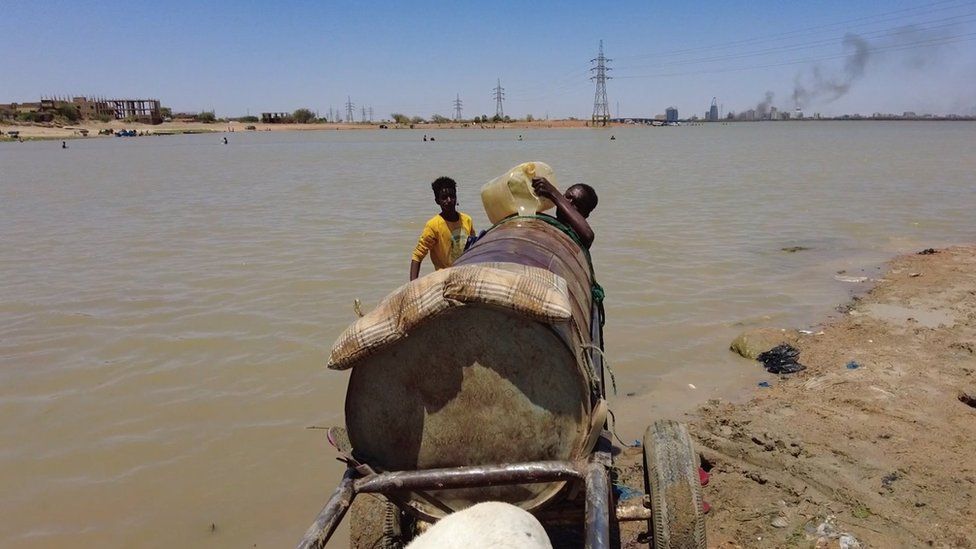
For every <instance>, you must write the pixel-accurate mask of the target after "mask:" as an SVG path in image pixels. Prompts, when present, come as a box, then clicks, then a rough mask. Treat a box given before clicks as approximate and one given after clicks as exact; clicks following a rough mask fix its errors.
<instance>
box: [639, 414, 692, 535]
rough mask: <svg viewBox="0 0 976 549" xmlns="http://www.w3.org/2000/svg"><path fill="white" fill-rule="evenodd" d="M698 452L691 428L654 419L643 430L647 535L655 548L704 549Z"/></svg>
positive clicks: (674, 422)
mask: <svg viewBox="0 0 976 549" xmlns="http://www.w3.org/2000/svg"><path fill="white" fill-rule="evenodd" d="M699 464H700V462H699V459H698V453H697V452H695V446H694V444H692V442H691V436H690V435H689V434H688V427H687V426H685V425H684V424H683V423H678V422H677V421H670V420H661V421H656V422H654V424H653V425H651V426H650V427H648V428H647V431H646V432H645V433H644V489H645V491H646V493H647V494H648V495H649V497H650V500H651V520H650V521H649V523H648V533H649V534H650V535H649V536H648V538H649V540H650V541H651V547H653V548H654V549H705V548H706V542H705V513H704V512H703V510H702V494H701V481H700V479H699V478H698V467H699Z"/></svg>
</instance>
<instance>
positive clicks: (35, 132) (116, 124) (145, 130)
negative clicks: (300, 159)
mask: <svg viewBox="0 0 976 549" xmlns="http://www.w3.org/2000/svg"><path fill="white" fill-rule="evenodd" d="M381 125H385V126H387V127H386V128H381V127H380V126H381ZM249 126H253V127H254V128H255V129H253V130H248V129H246V128H248V127H249ZM411 126H413V127H411ZM626 126H630V124H623V123H611V124H609V125H608V126H606V127H605V128H604V127H603V126H600V127H599V128H600V129H606V128H613V127H626ZM570 128H574V129H575V128H586V129H589V128H591V126H590V125H589V120H534V121H532V122H526V121H512V122H499V123H486V124H474V123H460V122H456V123H443V124H434V123H427V124H414V125H410V124H406V125H405V124H392V123H390V124H386V123H379V122H377V123H368V124H360V123H353V124H347V123H313V124H294V123H293V124H264V123H261V122H236V121H229V122H214V123H209V124H208V123H203V122H179V121H174V122H163V123H162V124H155V125H154V124H141V123H127V122H123V121H121V120H115V121H112V122H97V121H91V120H84V121H79V122H77V123H74V124H70V125H63V126H62V125H57V124H53V123H40V124H8V123H0V131H2V132H3V133H4V135H3V136H0V141H13V139H10V138H9V137H7V135H6V134H7V133H8V132H9V131H17V132H19V133H20V137H21V138H23V139H24V140H53V139H91V138H98V137H114V135H99V134H98V132H99V131H103V130H112V131H113V132H115V131H118V130H135V131H136V132H137V133H139V134H143V135H142V136H161V135H179V134H184V133H237V132H245V133H247V132H255V133H256V132H266V131H275V132H282V131H292V132H293V131H313V132H314V131H362V130H380V129H389V130H413V131H428V132H429V131H435V130H436V131H441V130H453V129H485V130H511V129H570ZM82 130H86V131H87V132H88V135H87V136H84V135H82Z"/></svg>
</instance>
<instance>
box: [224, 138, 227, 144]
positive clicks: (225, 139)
mask: <svg viewBox="0 0 976 549" xmlns="http://www.w3.org/2000/svg"><path fill="white" fill-rule="evenodd" d="M226 144H227V138H226V137H225V138H224V145H226Z"/></svg>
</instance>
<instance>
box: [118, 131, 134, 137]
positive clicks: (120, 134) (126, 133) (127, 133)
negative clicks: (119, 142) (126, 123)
mask: <svg viewBox="0 0 976 549" xmlns="http://www.w3.org/2000/svg"><path fill="white" fill-rule="evenodd" d="M115 136H116V137H135V136H136V131H135V130H119V131H117V132H115Z"/></svg>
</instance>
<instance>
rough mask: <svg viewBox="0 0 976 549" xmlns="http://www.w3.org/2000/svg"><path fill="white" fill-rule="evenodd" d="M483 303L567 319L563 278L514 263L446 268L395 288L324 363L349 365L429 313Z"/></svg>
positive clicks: (540, 318)
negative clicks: (327, 361)
mask: <svg viewBox="0 0 976 549" xmlns="http://www.w3.org/2000/svg"><path fill="white" fill-rule="evenodd" d="M475 304H479V305H488V306H492V307H499V308H503V309H508V310H511V311H514V312H517V313H519V314H520V315H523V316H525V317H528V318H532V319H534V320H538V321H539V322H546V323H550V324H555V323H560V322H567V321H569V320H571V319H572V309H571V306H570V297H569V290H568V289H567V287H566V281H565V280H564V279H563V278H562V277H560V276H557V275H555V274H553V273H551V272H549V271H547V270H545V269H540V268H538V267H529V266H525V265H519V264H517V263H478V264H474V265H463V266H460V267H450V268H447V269H442V270H440V271H435V272H433V273H431V274H429V275H427V276H424V277H422V278H419V279H417V280H414V281H412V282H408V283H407V284H404V285H403V286H401V287H399V288H397V289H396V290H395V291H394V292H393V293H392V294H390V295H389V296H387V297H386V298H385V299H384V300H383V301H381V302H380V303H379V305H377V306H376V308H375V309H373V310H372V311H370V312H369V313H368V314H366V315H365V316H363V317H362V318H360V319H359V320H357V321H356V322H355V323H353V324H352V326H350V327H349V328H347V329H346V331H344V332H343V333H342V335H340V336H339V339H338V340H337V341H336V342H335V344H334V345H333V346H332V353H331V355H330V356H329V363H328V367H329V368H331V369H333V370H345V369H348V368H351V367H353V366H354V365H355V363H356V362H357V361H359V360H362V359H364V358H366V357H368V356H370V355H372V354H374V353H376V352H377V351H379V350H380V349H383V348H385V347H387V346H388V345H391V344H393V343H395V342H397V341H399V340H401V339H403V338H404V337H406V336H407V334H409V333H410V331H411V330H412V329H413V328H414V327H416V326H417V325H419V324H420V323H422V322H424V321H425V320H427V319H429V318H432V317H433V316H435V315H437V314H439V313H441V312H444V311H446V310H447V309H450V308H453V307H464V306H467V305H475Z"/></svg>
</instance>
